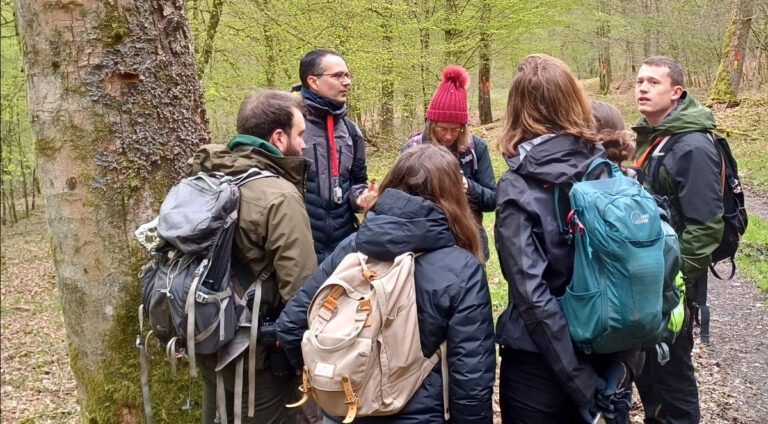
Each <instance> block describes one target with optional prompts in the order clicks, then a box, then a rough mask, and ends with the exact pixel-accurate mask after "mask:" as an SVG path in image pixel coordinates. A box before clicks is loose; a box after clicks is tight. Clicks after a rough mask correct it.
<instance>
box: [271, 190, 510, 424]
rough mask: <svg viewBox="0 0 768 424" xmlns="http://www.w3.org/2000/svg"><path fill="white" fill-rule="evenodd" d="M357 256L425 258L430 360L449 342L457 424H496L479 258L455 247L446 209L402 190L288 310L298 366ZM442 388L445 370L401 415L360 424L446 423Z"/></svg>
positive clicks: (281, 334) (420, 276) (420, 279)
mask: <svg viewBox="0 0 768 424" xmlns="http://www.w3.org/2000/svg"><path fill="white" fill-rule="evenodd" d="M355 251H360V252H362V253H365V254H366V255H368V256H371V257H374V258H377V259H382V260H391V259H394V258H395V257H396V256H398V255H400V254H402V253H405V252H424V254H423V255H421V256H419V257H418V258H417V259H416V268H415V271H414V272H415V274H414V278H415V280H416V305H417V309H418V321H419V322H418V325H419V333H420V340H421V348H422V353H423V354H424V357H425V358H427V357H430V356H432V355H433V354H434V353H435V352H436V351H437V349H438V347H439V346H440V343H442V342H443V341H444V340H446V339H447V341H448V369H449V370H450V375H449V390H450V396H449V398H450V411H451V417H452V421H453V422H455V423H486V424H490V423H491V422H492V409H491V394H492V392H493V382H494V378H495V368H496V361H495V350H494V346H493V318H492V316H491V299H490V294H489V292H488V285H487V282H486V278H485V272H484V270H483V267H482V265H481V264H480V262H478V260H477V259H476V258H475V257H474V256H472V255H471V254H470V253H469V252H468V251H466V250H464V249H461V248H458V247H456V246H455V239H454V237H453V234H452V233H451V231H450V229H449V227H448V221H447V219H446V217H445V214H444V213H443V212H442V210H440V209H439V208H438V207H437V206H436V205H435V204H434V203H432V202H430V201H428V200H425V199H423V198H420V197H415V196H411V195H408V194H406V193H404V192H402V191H399V190H394V189H387V190H385V191H384V192H383V193H382V195H381V197H380V198H379V200H378V201H377V203H376V205H375V206H374V208H373V210H372V211H370V212H369V213H368V214H367V215H366V218H365V220H364V221H363V222H362V224H361V226H360V229H359V231H358V232H357V233H356V234H354V235H352V236H350V237H349V238H347V239H346V240H344V241H343V242H342V243H341V244H340V245H339V246H338V247H337V248H336V250H335V251H334V252H333V254H332V255H331V256H329V257H328V258H327V259H326V260H325V261H324V262H323V263H322V264H321V265H320V267H319V268H318V269H317V270H316V271H315V272H314V274H312V276H311V277H310V278H309V279H308V280H307V281H306V283H305V284H304V286H303V287H302V288H301V289H300V290H299V291H298V292H297V293H296V294H295V295H294V296H293V297H292V298H291V300H290V301H289V302H288V304H287V305H286V306H285V309H283V312H282V314H281V315H280V318H279V319H278V322H277V327H278V338H279V340H280V343H281V345H282V346H283V348H284V349H285V351H286V353H287V355H288V358H289V359H290V360H291V362H292V363H293V365H294V366H296V367H300V366H302V364H303V361H302V359H301V340H302V337H303V335H304V332H305V331H306V330H307V327H308V326H307V308H308V307H309V304H310V301H311V300H312V297H313V296H314V295H315V293H316V292H317V290H318V289H319V288H320V286H321V285H322V284H323V283H324V282H325V280H326V279H327V278H328V276H330V275H331V273H332V272H333V270H334V269H335V268H336V266H337V265H338V264H339V263H340V262H341V260H342V259H343V258H344V256H346V255H347V254H349V253H352V252H355ZM442 387H443V386H442V376H441V372H440V364H438V365H436V366H435V368H434V369H433V370H432V372H431V373H430V374H429V375H428V376H427V378H426V379H425V380H424V382H423V383H422V385H421V387H420V388H419V389H418V390H417V391H416V393H415V394H414V396H413V398H411V400H410V401H409V402H408V403H407V404H406V405H405V407H404V408H403V409H402V410H401V411H400V412H399V413H398V414H396V415H391V416H383V417H366V418H358V419H355V422H356V423H357V422H360V423H363V424H366V423H413V424H416V423H418V424H426V423H443V422H444V418H443V412H442V411H443V409H442V405H443V401H442Z"/></svg>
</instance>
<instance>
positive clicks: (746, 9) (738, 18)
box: [709, 0, 754, 102]
mask: <svg viewBox="0 0 768 424" xmlns="http://www.w3.org/2000/svg"><path fill="white" fill-rule="evenodd" d="M753 10H754V0H739V1H738V2H737V3H736V5H735V9H734V11H733V17H732V18H731V22H730V24H729V25H728V29H727V30H726V33H725V37H724V38H723V53H722V54H723V56H722V57H721V58H720V66H719V67H718V69H717V76H715V83H714V85H713V86H712V91H711V92H710V94H709V100H710V101H716V102H727V101H729V100H733V99H735V98H736V97H737V96H738V95H739V86H740V85H741V73H742V70H743V69H744V60H745V57H746V53H747V49H746V47H747V39H748V38H749V30H750V28H751V27H752V18H753V16H752V13H753Z"/></svg>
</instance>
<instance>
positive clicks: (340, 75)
mask: <svg viewBox="0 0 768 424" xmlns="http://www.w3.org/2000/svg"><path fill="white" fill-rule="evenodd" d="M315 76H316V77H331V78H333V79H335V80H336V81H338V82H344V80H348V81H349V82H352V74H350V73H349V72H335V73H332V74H318V75H315Z"/></svg>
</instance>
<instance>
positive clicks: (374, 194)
mask: <svg viewBox="0 0 768 424" xmlns="http://www.w3.org/2000/svg"><path fill="white" fill-rule="evenodd" d="M378 197H379V187H378V186H377V185H376V180H373V181H371V183H370V184H368V188H366V189H365V190H363V192H362V193H360V195H359V196H357V199H355V201H356V202H357V206H359V207H360V208H363V209H365V208H366V207H368V206H369V205H373V204H374V203H375V202H376V199H377V198H378Z"/></svg>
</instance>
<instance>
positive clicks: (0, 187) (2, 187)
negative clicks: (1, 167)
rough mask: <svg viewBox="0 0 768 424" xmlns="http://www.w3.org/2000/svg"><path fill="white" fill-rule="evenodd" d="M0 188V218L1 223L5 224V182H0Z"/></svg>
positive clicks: (6, 215) (6, 213) (6, 209)
mask: <svg viewBox="0 0 768 424" xmlns="http://www.w3.org/2000/svg"><path fill="white" fill-rule="evenodd" d="M0 190H2V193H0V203H2V208H3V209H2V213H3V215H2V217H1V218H0V219H2V223H3V225H6V224H7V223H8V221H7V217H8V208H7V207H6V203H7V202H6V195H5V184H2V182H0Z"/></svg>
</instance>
